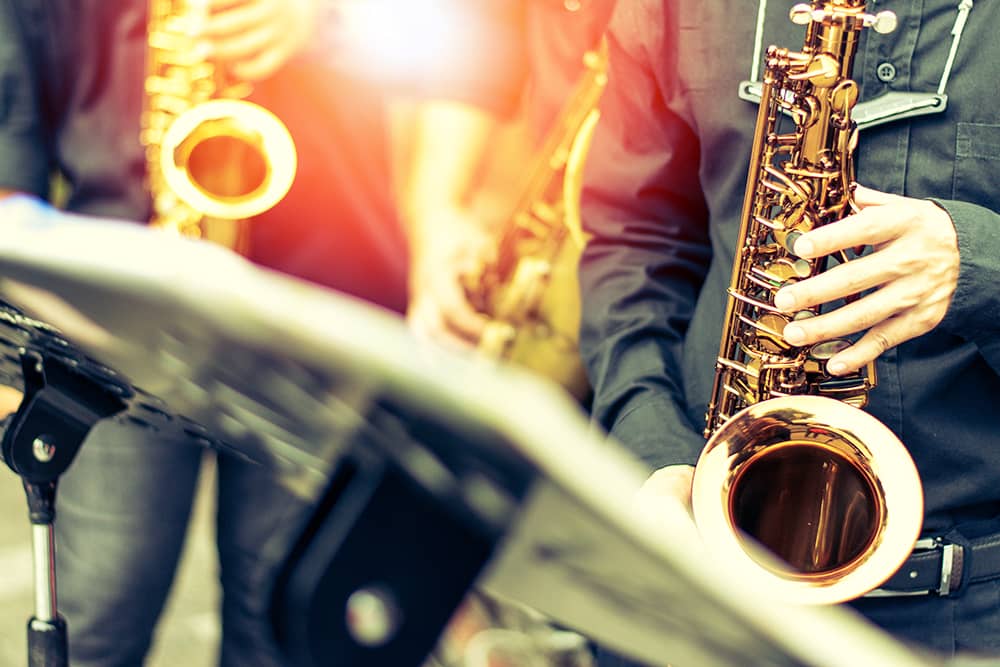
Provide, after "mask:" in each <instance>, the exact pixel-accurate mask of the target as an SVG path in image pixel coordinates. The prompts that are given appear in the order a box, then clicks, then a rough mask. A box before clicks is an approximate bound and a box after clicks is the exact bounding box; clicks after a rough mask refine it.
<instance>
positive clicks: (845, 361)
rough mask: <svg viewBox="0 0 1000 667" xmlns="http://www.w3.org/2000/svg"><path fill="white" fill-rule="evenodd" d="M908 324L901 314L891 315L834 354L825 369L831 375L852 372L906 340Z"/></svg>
mask: <svg viewBox="0 0 1000 667" xmlns="http://www.w3.org/2000/svg"><path fill="white" fill-rule="evenodd" d="M908 328H909V325H908V324H907V322H906V318H905V317H902V316H897V317H891V318H889V319H887V320H885V321H883V322H881V323H880V324H878V325H877V326H874V327H872V328H871V329H869V330H868V332H867V333H865V335H864V336H862V337H861V338H860V339H859V340H858V342H856V343H855V344H854V345H851V346H850V347H848V348H846V349H845V350H843V351H842V352H840V353H838V354H836V355H835V356H834V357H833V358H832V359H830V361H829V362H828V363H827V365H826V367H827V370H828V371H829V372H830V373H831V374H832V375H844V374H847V373H851V372H854V371H856V370H858V369H859V368H861V367H862V366H864V365H865V364H867V363H868V362H870V361H874V360H875V359H877V358H878V357H879V355H881V354H882V353H883V352H885V351H886V350H888V349H890V348H893V347H895V346H897V345H899V344H900V343H901V342H902V341H904V340H906V338H907V335H906V331H907V329H908Z"/></svg>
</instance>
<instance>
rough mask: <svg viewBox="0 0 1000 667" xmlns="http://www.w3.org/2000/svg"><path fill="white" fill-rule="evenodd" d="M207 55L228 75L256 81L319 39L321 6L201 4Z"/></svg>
mask: <svg viewBox="0 0 1000 667" xmlns="http://www.w3.org/2000/svg"><path fill="white" fill-rule="evenodd" d="M203 1H204V2H207V3H208V5H209V8H210V14H209V17H208V19H207V20H206V22H205V24H204V26H203V28H202V30H201V33H200V35H201V37H202V38H203V39H204V44H205V50H206V52H207V53H206V55H207V56H209V57H211V58H213V59H215V60H219V61H221V62H224V63H226V64H227V65H228V66H229V69H230V71H231V72H232V74H233V75H234V76H235V77H237V78H239V79H241V80H246V81H258V80H260V79H266V78H267V77H269V76H271V75H272V74H274V73H275V72H276V71H278V70H279V69H280V68H281V67H282V66H283V65H284V64H285V63H286V62H288V60H290V59H291V58H292V57H293V56H295V55H296V54H297V53H299V52H300V51H302V50H304V49H305V48H306V47H307V46H308V45H309V42H310V40H312V39H314V38H315V37H316V34H317V25H318V22H319V14H320V11H319V0H203Z"/></svg>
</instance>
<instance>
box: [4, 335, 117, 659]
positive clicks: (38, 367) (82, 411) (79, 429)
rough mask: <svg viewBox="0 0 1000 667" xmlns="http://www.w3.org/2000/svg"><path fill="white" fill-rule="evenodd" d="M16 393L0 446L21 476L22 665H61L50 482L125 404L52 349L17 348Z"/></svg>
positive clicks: (63, 648) (64, 654) (63, 651)
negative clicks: (25, 542)
mask: <svg viewBox="0 0 1000 667" xmlns="http://www.w3.org/2000/svg"><path fill="white" fill-rule="evenodd" d="M21 370H22V373H23V376H24V396H23V398H22V399H21V405H20V407H18V409H17V412H15V413H14V414H13V415H12V416H11V417H10V418H9V419H8V421H7V424H6V429H5V430H4V433H3V439H2V440H0V448H2V450H3V458H4V461H5V462H6V463H7V465H8V466H9V467H10V469H11V470H13V471H14V472H15V473H17V474H18V475H20V476H21V480H22V482H23V484H24V492H25V495H26V496H27V499H28V516H29V518H30V520H31V544H32V551H33V552H34V578H35V582H34V583H35V611H34V615H33V616H32V617H31V619H30V620H29V621H28V667H67V666H68V665H69V649H68V642H67V638H66V622H65V621H64V620H63V619H62V618H61V617H60V616H59V608H58V605H57V604H56V561H55V555H56V547H55V535H54V532H53V522H54V521H55V515H56V510H55V505H56V486H57V484H58V481H59V476H60V475H61V474H62V473H63V472H65V471H66V469H67V468H68V467H69V465H70V463H72V462H73V458H74V457H75V456H76V453H77V451H79V449H80V445H82V444H83V441H84V439H85V438H86V437H87V434H88V433H89V432H90V429H91V428H92V427H93V426H94V424H96V423H97V422H98V421H99V420H100V419H103V418H104V417H108V416H111V415H113V414H115V413H117V412H119V411H121V410H123V409H124V408H125V402H124V400H123V396H122V394H121V392H120V391H118V390H116V389H115V388H109V387H107V386H104V385H101V384H98V383H96V382H94V381H93V380H91V379H90V378H89V377H87V376H84V375H82V374H81V373H79V372H77V371H76V370H75V369H74V368H73V367H72V365H70V364H66V363H65V362H63V361H62V360H61V359H60V358H59V357H55V356H53V357H43V356H42V355H41V354H40V353H38V352H34V351H28V350H25V351H23V352H22V354H21Z"/></svg>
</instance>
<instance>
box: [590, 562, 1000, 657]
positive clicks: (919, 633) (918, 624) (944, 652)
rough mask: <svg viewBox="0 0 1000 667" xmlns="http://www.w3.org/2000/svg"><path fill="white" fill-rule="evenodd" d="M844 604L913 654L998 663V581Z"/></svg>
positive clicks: (603, 654) (606, 654)
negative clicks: (947, 592)
mask: <svg viewBox="0 0 1000 667" xmlns="http://www.w3.org/2000/svg"><path fill="white" fill-rule="evenodd" d="M848 606H849V607H853V608H854V609H855V610H856V611H858V612H860V613H861V614H862V615H863V616H864V617H865V618H867V619H868V620H869V621H871V622H872V623H874V624H875V625H877V626H879V627H881V628H882V629H884V630H885V631H887V632H888V633H889V634H891V635H892V636H893V637H895V638H896V639H897V640H899V641H902V642H904V643H906V644H908V645H910V646H912V647H913V648H915V649H916V650H918V651H929V652H931V653H933V654H936V655H940V656H943V657H946V658H953V657H954V656H956V655H959V654H961V655H976V656H984V655H985V656H988V655H995V656H997V658H996V662H995V663H992V662H990V661H988V660H987V661H985V662H976V663H974V664H976V665H988V664H996V665H1000V579H997V580H993V581H985V582H982V583H978V584H973V585H971V586H969V587H968V588H966V590H965V591H964V592H963V593H962V594H961V595H959V596H956V597H940V596H937V595H923V596H914V597H893V598H861V599H859V600H855V601H854V602H851V603H849V605H848ZM597 655H598V658H597V664H598V667H644V666H643V665H642V663H638V662H635V661H632V660H628V659H625V658H622V657H620V656H618V655H615V654H613V653H611V652H609V651H604V650H602V649H598V651H597ZM665 658H669V656H665ZM954 664H956V666H957V664H958V663H954ZM697 667H702V666H700V665H699V666H697Z"/></svg>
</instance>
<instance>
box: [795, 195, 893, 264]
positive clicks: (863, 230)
mask: <svg viewBox="0 0 1000 667" xmlns="http://www.w3.org/2000/svg"><path fill="white" fill-rule="evenodd" d="M885 209H886V207H883V206H871V207H869V208H865V209H862V210H861V211H859V212H858V213H855V214H853V215H849V216H847V217H846V218H844V219H843V220H838V221H837V222H833V223H830V224H828V225H823V226H822V227H817V228H816V229H814V230H812V231H809V232H806V233H805V234H803V235H802V236H800V237H799V238H798V239H796V241H795V254H796V255H798V256H799V257H802V258H803V259H813V258H815V257H824V256H826V255H831V254H833V253H835V252H837V251H839V250H848V249H850V248H857V247H859V246H867V245H877V244H880V243H886V242H888V241H891V240H892V239H894V238H896V237H898V236H899V234H900V231H901V230H900V225H901V224H902V221H903V218H902V217H901V216H897V215H892V214H891V211H889V212H888V214H887V211H886V210H885Z"/></svg>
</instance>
